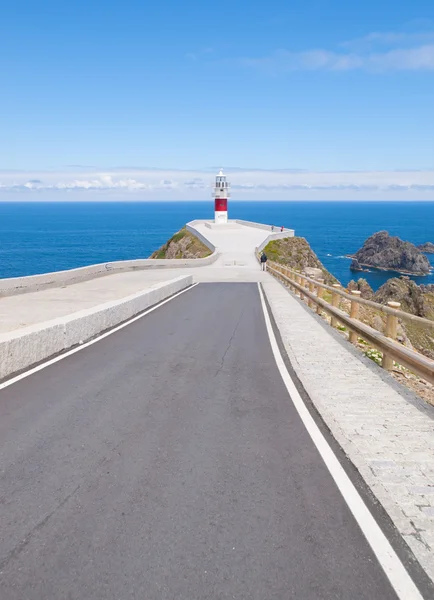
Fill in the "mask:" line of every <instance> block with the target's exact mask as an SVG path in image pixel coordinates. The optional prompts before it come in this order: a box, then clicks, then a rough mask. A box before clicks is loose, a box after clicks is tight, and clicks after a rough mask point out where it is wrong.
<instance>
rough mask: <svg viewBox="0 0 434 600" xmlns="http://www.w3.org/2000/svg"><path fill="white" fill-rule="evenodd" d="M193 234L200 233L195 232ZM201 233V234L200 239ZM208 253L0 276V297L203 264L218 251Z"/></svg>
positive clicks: (211, 259)
mask: <svg viewBox="0 0 434 600" xmlns="http://www.w3.org/2000/svg"><path fill="white" fill-rule="evenodd" d="M194 235H197V237H199V235H198V234H197V232H195V233H194ZM202 237H203V236H200V238H201V241H203V240H202ZM210 246H211V244H210V242H207V247H208V248H210ZM210 250H212V251H213V253H212V254H211V256H207V257H206V258H185V259H184V258H173V259H159V258H147V259H137V260H123V261H116V262H109V263H101V264H98V265H90V266H88V267H79V268H78V269H68V270H67V271H56V272H54V273H43V274H41V275H29V276H28V277H11V278H9V279H0V297H1V296H15V295H17V294H25V293H27V292H38V291H40V290H45V289H48V288H53V287H61V286H63V285H72V284H74V283H80V282H81V281H88V280H89V279H96V278H97V277H104V276H105V275H113V274H115V273H123V272H126V271H137V270H145V269H176V268H182V267H204V266H206V265H210V264H212V263H213V262H215V261H216V260H217V258H218V252H217V250H216V249H215V248H214V246H213V247H212V248H210Z"/></svg>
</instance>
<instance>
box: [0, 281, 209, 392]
mask: <svg viewBox="0 0 434 600" xmlns="http://www.w3.org/2000/svg"><path fill="white" fill-rule="evenodd" d="M197 285H198V284H197V283H194V284H193V285H191V286H190V287H188V288H186V289H185V290H181V291H180V292H178V293H177V294H174V295H173V296H171V297H170V298H166V300H162V301H161V302H159V303H158V304H156V305H155V306H153V307H152V308H148V309H147V310H145V312H143V313H141V314H140V315H137V316H136V317H131V319H128V321H125V322H124V323H121V324H120V325H117V326H116V327H114V328H113V329H110V331H106V332H105V333H102V334H101V335H99V336H98V337H96V338H94V339H92V340H90V341H89V342H85V343H84V344H81V345H80V346H78V347H77V348H73V349H72V350H68V351H67V352H64V353H63V354H60V355H59V356H56V357H55V358H51V359H49V360H47V361H46V362H43V363H41V364H40V365H38V366H37V367H33V368H32V369H29V370H28V371H24V373H21V374H20V375H17V376H16V377H12V378H11V379H8V380H7V381H5V382H4V383H0V390H3V389H4V388H6V387H8V386H10V385H12V384H14V383H16V382H17V381H20V380H21V379H24V378H25V377H29V376H30V375H33V373H37V372H38V371H42V369H45V368H46V367H49V366H50V365H54V363H57V362H59V360H63V359H64V358H66V357H67V356H71V354H75V353H76V352H79V351H80V350H84V348H87V347H88V346H91V345H92V344H96V342H99V341H100V340H102V339H104V338H106V337H108V336H109V335H112V334H113V333H116V331H119V330H120V329H123V328H124V327H126V326H127V325H130V324H131V323H134V321H138V320H139V319H142V318H143V317H145V316H146V315H149V313H151V312H153V311H154V310H157V308H160V306H163V304H167V302H170V301H171V300H174V299H175V298H177V297H178V296H180V295H181V294H184V293H185V292H188V291H189V290H191V289H193V288H194V287H196V286H197Z"/></svg>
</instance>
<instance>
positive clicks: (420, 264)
mask: <svg viewBox="0 0 434 600" xmlns="http://www.w3.org/2000/svg"><path fill="white" fill-rule="evenodd" d="M352 258H353V261H352V263H351V266H350V268H351V269H352V270H354V271H360V270H362V269H363V267H374V268H376V269H382V270H385V271H398V272H400V273H411V274H414V275H427V274H428V273H429V271H430V268H431V265H430V262H429V260H428V259H427V257H426V256H425V255H424V254H423V253H422V252H421V251H420V250H419V249H418V248H416V246H415V245H414V244H412V243H411V242H404V241H403V240H401V239H400V238H399V237H394V236H391V235H389V233H388V232H387V231H378V232H377V233H374V235H371V237H369V238H368V239H367V240H366V242H365V243H364V244H363V247H362V248H360V250H358V251H357V252H356V253H355V254H354V256H352Z"/></svg>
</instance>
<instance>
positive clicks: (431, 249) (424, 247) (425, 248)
mask: <svg viewBox="0 0 434 600" xmlns="http://www.w3.org/2000/svg"><path fill="white" fill-rule="evenodd" d="M418 248H419V250H420V251H421V252H425V254H434V244H433V243H432V242H425V244H421V245H420V246H418Z"/></svg>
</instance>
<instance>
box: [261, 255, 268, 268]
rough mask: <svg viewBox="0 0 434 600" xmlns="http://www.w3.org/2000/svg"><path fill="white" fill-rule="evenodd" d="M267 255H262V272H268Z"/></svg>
mask: <svg viewBox="0 0 434 600" xmlns="http://www.w3.org/2000/svg"><path fill="white" fill-rule="evenodd" d="M267 260H268V258H267V255H266V254H265V252H263V253H262V254H261V269H262V271H266V270H267Z"/></svg>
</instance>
